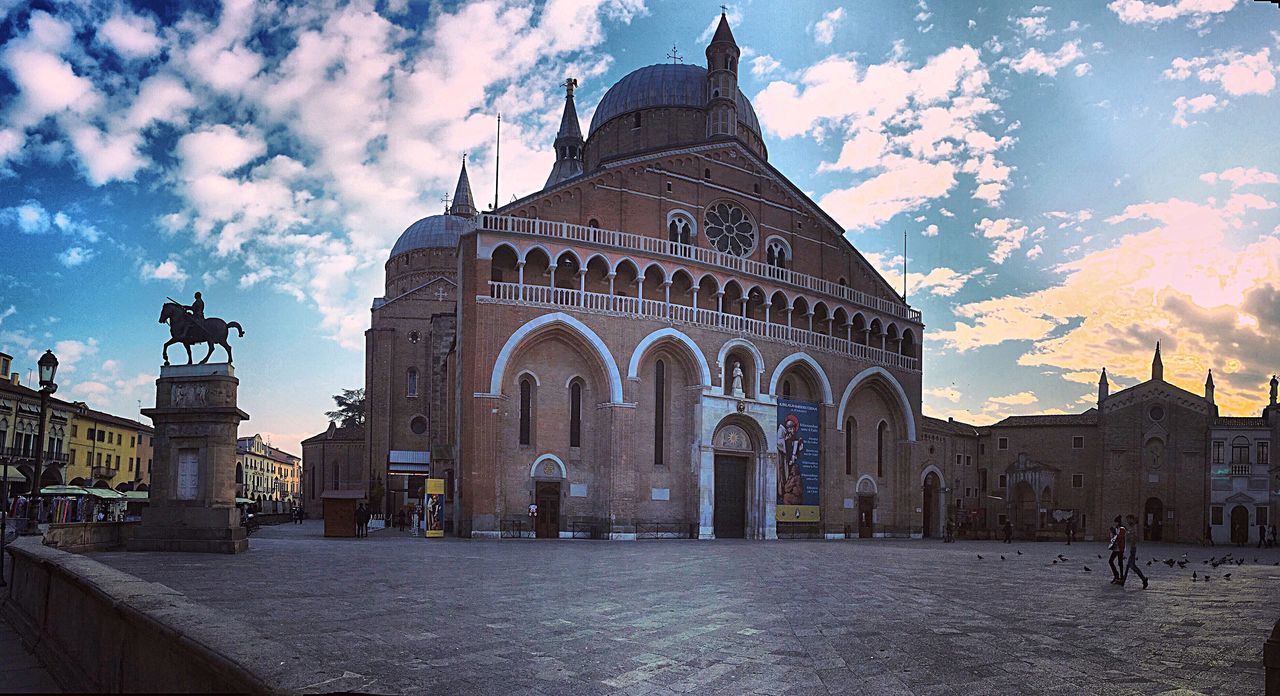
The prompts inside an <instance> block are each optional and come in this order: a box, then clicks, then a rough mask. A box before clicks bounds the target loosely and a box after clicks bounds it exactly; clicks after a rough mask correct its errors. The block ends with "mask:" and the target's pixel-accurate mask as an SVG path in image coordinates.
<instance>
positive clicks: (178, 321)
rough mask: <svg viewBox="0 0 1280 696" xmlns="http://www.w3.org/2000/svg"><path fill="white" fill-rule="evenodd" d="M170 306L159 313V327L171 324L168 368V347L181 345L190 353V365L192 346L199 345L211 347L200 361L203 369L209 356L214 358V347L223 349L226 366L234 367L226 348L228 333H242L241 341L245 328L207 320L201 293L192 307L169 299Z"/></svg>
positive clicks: (165, 350) (166, 348)
mask: <svg viewBox="0 0 1280 696" xmlns="http://www.w3.org/2000/svg"><path fill="white" fill-rule="evenodd" d="M165 299H166V300H168V302H166V303H164V307H162V308H161V309H160V323H161V324H165V323H168V324H169V336H170V338H169V341H168V342H167V343H165V344H164V353H163V354H164V364H165V365H168V364H169V346H171V345H173V344H175V343H181V344H182V347H183V348H186V349H187V364H188V365H190V364H191V359H192V358H191V346H193V345H195V344H197V343H208V344H209V352H208V353H207V354H206V355H205V356H204V359H203V360H201V361H200V364H201V365H203V364H205V363H207V362H209V356H211V355H213V347H214V346H215V345H218V346H222V347H223V348H224V349H226V351H227V364H228V365H230V364H231V346H229V345H227V329H235V330H236V331H239V332H240V338H244V328H243V327H241V326H240V324H238V323H237V322H234V321H231V322H226V321H223V320H221V319H219V318H217V317H209V318H208V319H206V318H205V316H204V299H202V298H201V297H200V293H198V292H197V293H196V299H195V301H194V302H192V303H191V304H189V305H184V304H182V303H181V302H178V301H177V300H175V299H173V298H172V297H166V298H165Z"/></svg>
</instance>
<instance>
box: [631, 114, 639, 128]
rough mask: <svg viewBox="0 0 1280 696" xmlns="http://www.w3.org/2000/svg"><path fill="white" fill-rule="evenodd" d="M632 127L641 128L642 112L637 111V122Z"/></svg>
mask: <svg viewBox="0 0 1280 696" xmlns="http://www.w3.org/2000/svg"><path fill="white" fill-rule="evenodd" d="M631 127H632V128H639V127H640V112H639V111H637V112H636V115H635V121H634V122H633V123H632V124H631Z"/></svg>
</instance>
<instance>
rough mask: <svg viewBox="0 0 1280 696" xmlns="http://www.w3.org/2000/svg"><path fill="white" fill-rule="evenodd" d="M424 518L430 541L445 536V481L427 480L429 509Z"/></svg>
mask: <svg viewBox="0 0 1280 696" xmlns="http://www.w3.org/2000/svg"><path fill="white" fill-rule="evenodd" d="M423 517H425V518H426V519H425V520H424V522H426V524H425V525H424V526H425V527H426V530H427V535H426V536H427V538H428V539H431V538H440V537H443V536H444V479H438V478H429V479H427V508H426V514H424V515H423Z"/></svg>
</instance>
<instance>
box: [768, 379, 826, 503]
mask: <svg viewBox="0 0 1280 696" xmlns="http://www.w3.org/2000/svg"><path fill="white" fill-rule="evenodd" d="M821 408H822V407H821V406H820V405H819V404H817V403H814V402H812V401H793V400H791V399H778V503H777V516H778V522H779V523H782V522H817V521H818V520H819V517H820V514H819V511H820V509H821V508H820V507H819V506H820V499H819V490H818V483H819V478H818V476H819V473H818V461H819V450H818V447H819V443H818V423H819V421H820V420H821V413H822V411H821Z"/></svg>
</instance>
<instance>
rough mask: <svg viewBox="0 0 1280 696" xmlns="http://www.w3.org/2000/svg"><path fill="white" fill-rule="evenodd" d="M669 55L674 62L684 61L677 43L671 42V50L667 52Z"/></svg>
mask: <svg viewBox="0 0 1280 696" xmlns="http://www.w3.org/2000/svg"><path fill="white" fill-rule="evenodd" d="M667 57H668V58H670V59H671V63H672V64H675V63H683V62H684V58H683V57H682V56H681V55H680V51H678V50H677V49H676V45H675V44H671V52H670V53H668V54H667Z"/></svg>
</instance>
